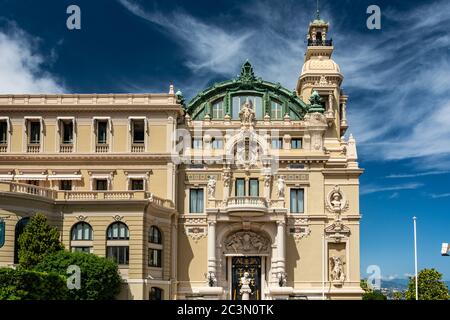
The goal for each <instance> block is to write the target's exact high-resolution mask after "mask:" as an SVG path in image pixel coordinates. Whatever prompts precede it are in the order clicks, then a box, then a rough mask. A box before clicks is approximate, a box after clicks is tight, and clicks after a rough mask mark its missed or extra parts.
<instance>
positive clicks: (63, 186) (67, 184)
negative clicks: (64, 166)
mask: <svg viewBox="0 0 450 320" xmlns="http://www.w3.org/2000/svg"><path fill="white" fill-rule="evenodd" d="M59 190H65V191H71V190H72V180H61V181H60V182H59Z"/></svg>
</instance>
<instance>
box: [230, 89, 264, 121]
mask: <svg viewBox="0 0 450 320" xmlns="http://www.w3.org/2000/svg"><path fill="white" fill-rule="evenodd" d="M245 102H251V103H252V108H253V110H254V111H255V116H256V119H262V118H263V110H262V108H263V103H262V97H260V96H252V95H242V96H240V95H238V96H233V98H232V117H233V119H235V120H236V119H237V120H238V119H239V112H240V111H241V107H242V105H243V104H244V103H245Z"/></svg>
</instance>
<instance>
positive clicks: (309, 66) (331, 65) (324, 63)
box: [302, 57, 341, 75]
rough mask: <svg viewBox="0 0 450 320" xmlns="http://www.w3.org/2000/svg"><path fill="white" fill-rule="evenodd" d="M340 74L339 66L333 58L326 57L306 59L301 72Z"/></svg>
mask: <svg viewBox="0 0 450 320" xmlns="http://www.w3.org/2000/svg"><path fill="white" fill-rule="evenodd" d="M307 73H308V74H311V73H312V74H315V73H317V74H339V75H340V74H341V68H340V67H339V65H338V64H337V63H336V62H334V60H332V59H330V58H328V57H322V58H320V57H319V58H315V59H314V58H313V59H309V60H307V61H306V62H305V63H304V64H303V68H302V75H303V74H307Z"/></svg>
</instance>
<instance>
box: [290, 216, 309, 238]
mask: <svg viewBox="0 0 450 320" xmlns="http://www.w3.org/2000/svg"><path fill="white" fill-rule="evenodd" d="M288 230H289V234H291V235H292V236H293V237H294V240H295V241H296V242H298V241H300V240H301V239H303V238H305V237H307V236H309V235H310V234H311V228H310V226H309V220H308V219H306V218H298V219H294V221H292V220H291V222H290V223H289V229H288Z"/></svg>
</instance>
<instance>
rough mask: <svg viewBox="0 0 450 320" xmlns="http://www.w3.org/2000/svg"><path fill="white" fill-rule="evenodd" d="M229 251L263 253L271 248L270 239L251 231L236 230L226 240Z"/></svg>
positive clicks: (226, 247)
mask: <svg viewBox="0 0 450 320" xmlns="http://www.w3.org/2000/svg"><path fill="white" fill-rule="evenodd" d="M224 244H225V249H226V250H227V251H228V252H232V253H238V252H244V253H262V252H266V251H267V250H268V249H269V241H268V240H267V239H265V238H264V237H262V236H260V235H259V234H257V233H254V232H251V231H241V232H236V233H234V234H232V235H231V236H229V237H228V238H227V239H226V240H225V243H224Z"/></svg>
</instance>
